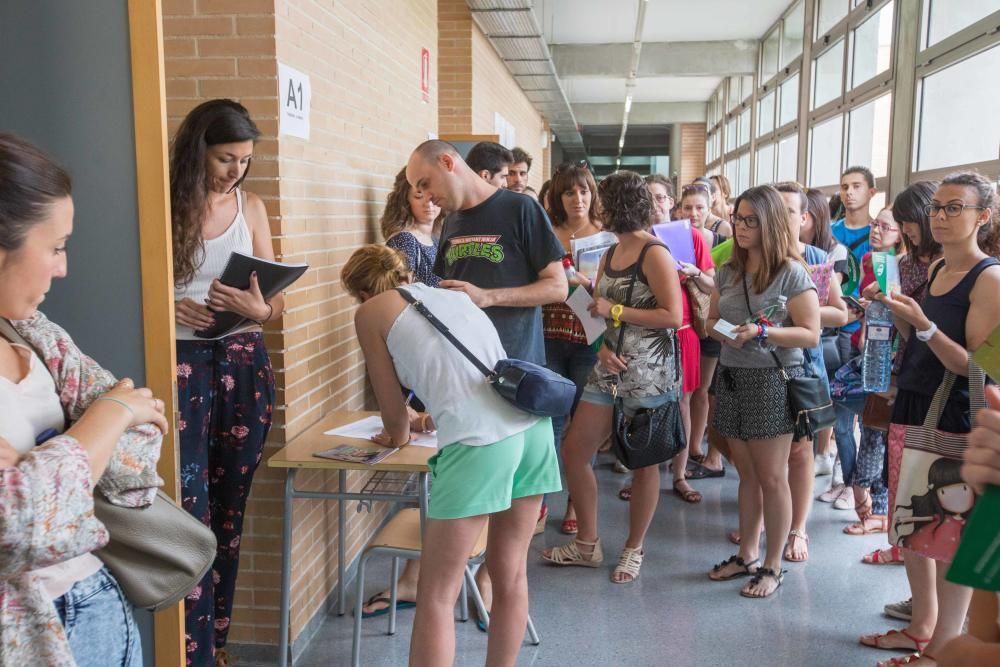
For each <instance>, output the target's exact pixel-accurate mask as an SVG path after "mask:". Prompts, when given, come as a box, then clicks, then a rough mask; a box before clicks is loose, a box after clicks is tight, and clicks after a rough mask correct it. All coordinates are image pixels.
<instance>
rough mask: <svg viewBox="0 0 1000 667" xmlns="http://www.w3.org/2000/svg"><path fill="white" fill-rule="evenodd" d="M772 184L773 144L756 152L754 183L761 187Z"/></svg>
mask: <svg viewBox="0 0 1000 667" xmlns="http://www.w3.org/2000/svg"><path fill="white" fill-rule="evenodd" d="M773 182H774V144H768V145H766V146H762V147H761V148H760V149H759V150H758V151H757V176H756V178H755V179H754V183H756V184H757V185H763V184H764V183H773Z"/></svg>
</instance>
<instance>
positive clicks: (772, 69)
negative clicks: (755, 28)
mask: <svg viewBox="0 0 1000 667" xmlns="http://www.w3.org/2000/svg"><path fill="white" fill-rule="evenodd" d="M780 32H781V31H780V30H779V29H778V28H775V29H774V30H772V31H771V32H770V33H768V35H767V37H765V38H764V48H763V49H762V51H761V53H762V55H761V62H760V81H761V83H764V82H766V81H769V80H770V79H771V77H772V76H774V75H775V74H777V73H778V47H779V45H780V34H779V33H780Z"/></svg>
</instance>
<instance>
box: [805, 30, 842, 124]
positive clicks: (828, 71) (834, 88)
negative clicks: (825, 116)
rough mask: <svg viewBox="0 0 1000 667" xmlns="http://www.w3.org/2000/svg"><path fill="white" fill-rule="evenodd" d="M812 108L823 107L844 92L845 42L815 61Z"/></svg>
mask: <svg viewBox="0 0 1000 667" xmlns="http://www.w3.org/2000/svg"><path fill="white" fill-rule="evenodd" d="M813 65H814V66H813V97H812V108H813V109H815V108H817V107H821V106H823V105H824V104H826V103H827V102H829V101H830V100H832V99H836V98H837V97H840V94H841V93H842V92H843V91H842V90H841V88H843V74H844V40H840V41H839V42H837V43H836V44H835V45H834V46H833V48H831V49H830V50H829V51H827V52H826V53H824V54H823V55H821V56H820V57H819V58H816V60H814V61H813Z"/></svg>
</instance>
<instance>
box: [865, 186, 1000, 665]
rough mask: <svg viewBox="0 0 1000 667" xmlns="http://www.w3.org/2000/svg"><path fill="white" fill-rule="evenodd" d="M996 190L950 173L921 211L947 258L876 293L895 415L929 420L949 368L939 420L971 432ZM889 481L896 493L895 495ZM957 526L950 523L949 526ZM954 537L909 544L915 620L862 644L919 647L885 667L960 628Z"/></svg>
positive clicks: (992, 288) (998, 313)
mask: <svg viewBox="0 0 1000 667" xmlns="http://www.w3.org/2000/svg"><path fill="white" fill-rule="evenodd" d="M996 205H997V195H996V190H995V188H994V185H993V183H991V182H990V181H989V180H988V179H986V178H984V177H983V176H981V175H980V174H977V173H974V172H967V173H960V174H954V175H952V176H949V177H947V178H945V179H944V180H943V181H942V182H941V185H940V186H938V188H937V190H936V191H935V193H934V196H933V198H932V199H931V201H930V203H929V204H928V205H927V206H926V207H925V209H924V210H925V212H926V214H927V215H928V217H929V219H930V229H931V235H932V236H933V237H934V240H935V241H937V242H938V243H940V244H941V248H942V255H943V256H942V258H941V259H940V260H938V261H937V262H935V263H934V264H932V265H931V267H930V277H929V279H928V283H927V294H926V296H925V297H924V299H923V302H922V303H920V302H917V301H916V300H915V299H913V298H912V297H909V296H906V295H905V294H882V293H881V292H880V291H875V290H874V288H873V296H874V297H875V298H876V299H878V300H880V301H882V302H883V303H885V304H886V305H887V306H888V307H889V309H890V310H891V311H892V314H893V316H894V320H895V324H896V327H897V328H898V330H899V333H900V335H901V336H902V337H903V338H905V339H906V341H907V344H906V350H905V352H904V354H903V361H902V366H901V369H900V373H899V377H898V379H897V382H896V384H897V386H898V392H897V394H896V400H895V403H894V405H893V412H892V423H893V424H903V425H919V424H923V422H924V418H925V417H926V415H927V412H928V411H929V410H930V405H931V400H932V398H933V395H934V392H935V391H936V390H937V388H938V385H939V384H940V383H941V381H942V378H943V377H944V371H945V369H947V370H950V371H951V372H952V373H954V374H955V375H957V376H958V380H957V381H956V382H955V386H954V387H953V388H952V391H951V393H950V395H949V397H948V399H947V403H946V404H945V407H944V410H943V412H942V415H941V421H940V422H939V424H938V428H939V429H940V430H942V431H946V432H950V433H968V432H969V431H970V415H969V394H968V380H967V379H966V376H967V375H968V353H969V351H974V350H976V349H977V348H978V347H979V346H980V345H982V344H983V342H984V341H985V340H986V338H987V337H988V336H989V335H990V333H992V332H993V330H994V329H996V328H997V327H998V326H1000V300H998V299H997V297H996V295H997V293H998V291H1000V261H998V260H997V259H996V257H997V255H998V254H1000V226H998V225H997V223H996V221H995V220H994V215H995V209H996ZM890 486H895V487H896V488H907V487H909V486H911V485H909V484H908V483H907V480H905V479H902V480H896V479H893V478H891V477H890ZM894 491H895V489H894V488H890V495H891V496H895V493H894ZM949 525H952V524H949ZM953 536H954V537H955V540H954V541H944V540H938V541H935V545H933V547H934V548H920V547H917V548H919V549H920V553H918V552H917V551H914V550H912V549H911V548H907V546H908V545H907V544H900V545H897V546H902V547H904V549H903V562H904V564H905V565H906V575H907V579H908V580H909V582H910V590H911V591H912V593H913V607H912V620H911V621H910V623H909V624H908V625H907V627H906V628H905V629H904V630H902V631H892V630H890V631H889V632H887V633H884V634H874V635H865V636H864V637H862V638H861V642H862V643H863V644H865V645H868V646H873V647H876V648H886V649H892V650H899V649H910V650H914V651H916V653H914V654H912V655H910V656H907V657H905V658H902V659H900V658H894V659H891V660H888V661H885V662H883V663H880V665H901V664H912V665H920V666H921V667H931V666H932V665H935V664H936V662H935V660H934V657H933V656H934V655H935V654H936V652H937V651H938V650H940V649H941V648H942V647H943V646H944V645H945V643H946V642H948V641H949V640H951V639H953V638H954V637H957V636H958V635H959V634H960V633H961V632H962V624H963V623H964V621H965V615H966V611H967V609H968V606H969V599H970V597H971V594H972V591H971V589H969V588H966V587H964V586H959V585H958V584H953V583H951V582H949V581H947V580H946V579H945V573H946V571H947V570H948V565H949V562H950V560H951V558H952V557H953V556H954V550H955V548H956V547H957V546H958V544H957V541H958V535H953Z"/></svg>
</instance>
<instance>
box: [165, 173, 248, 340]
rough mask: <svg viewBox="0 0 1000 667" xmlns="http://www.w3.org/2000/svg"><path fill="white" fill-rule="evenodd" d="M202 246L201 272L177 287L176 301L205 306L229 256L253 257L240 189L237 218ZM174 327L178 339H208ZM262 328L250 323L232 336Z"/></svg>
mask: <svg viewBox="0 0 1000 667" xmlns="http://www.w3.org/2000/svg"><path fill="white" fill-rule="evenodd" d="M203 243H204V251H203V252H202V254H201V261H200V262H198V270H197V271H195V274H194V278H193V279H192V280H191V282H190V283H188V284H187V285H185V286H184V287H176V286H175V287H174V300H175V301H180V300H181V299H184V298H189V299H191V300H193V301H195V302H196V303H199V304H204V303H205V299H206V298H208V289H209V288H210V287H211V286H212V281H213V280H215V279H216V278H218V277H219V276H220V275H222V270H223V269H224V268H225V267H226V262H228V261H229V256H230V255H231V254H232V253H233V251H237V252H242V253H243V254H246V255H253V236H252V235H251V234H250V227H249V225H247V220H246V218H245V217H244V215H243V192H242V191H241V190H240V189H239V188H237V189H236V217H235V218H234V219H233V221H232V222H231V223H230V225H229V227H227V228H226V231H224V232H222V234H220V235H219V236H217V237H215V238H214V239H207V240H205V241H204V242H203ZM175 328H176V331H177V340H209V339H206V338H199V337H198V336H196V335H195V334H194V329H192V328H191V327H186V326H183V325H181V324H175ZM259 329H260V325H258V324H255V323H252V322H248V323H247V324H245V325H243V326H241V327H240V328H238V329H236V330H235V331H233V332H232V334H237V333H243V332H244V331H254V330H259ZM232 334H229V335H232Z"/></svg>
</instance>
